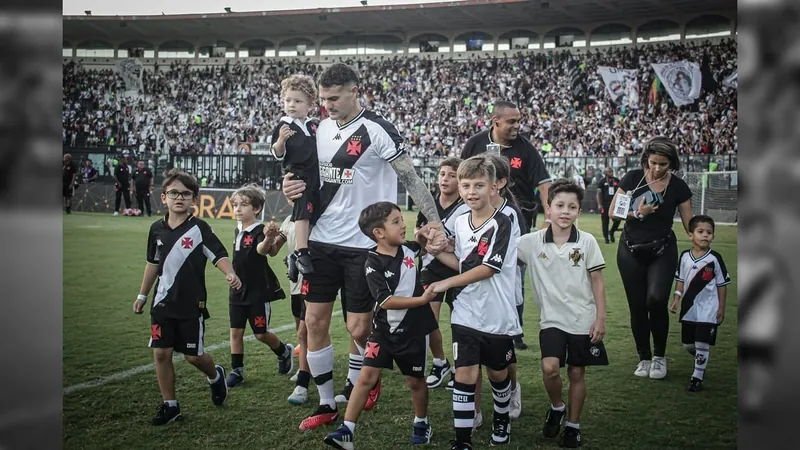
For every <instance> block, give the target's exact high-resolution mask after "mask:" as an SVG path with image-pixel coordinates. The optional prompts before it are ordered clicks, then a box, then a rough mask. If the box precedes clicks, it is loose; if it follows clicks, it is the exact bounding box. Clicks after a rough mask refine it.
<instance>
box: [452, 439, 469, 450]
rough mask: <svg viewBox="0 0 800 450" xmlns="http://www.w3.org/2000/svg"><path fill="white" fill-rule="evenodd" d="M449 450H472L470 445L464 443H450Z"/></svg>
mask: <svg viewBox="0 0 800 450" xmlns="http://www.w3.org/2000/svg"><path fill="white" fill-rule="evenodd" d="M450 445H451V447H450V450H472V444H468V443H466V442H456V441H450Z"/></svg>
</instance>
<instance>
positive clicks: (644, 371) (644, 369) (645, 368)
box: [633, 360, 650, 377]
mask: <svg viewBox="0 0 800 450" xmlns="http://www.w3.org/2000/svg"><path fill="white" fill-rule="evenodd" d="M633 374H634V375H636V376H637V377H649V376H650V361H647V360H642V361H639V365H638V366H636V371H635V372H633Z"/></svg>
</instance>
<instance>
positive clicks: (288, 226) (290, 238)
mask: <svg viewBox="0 0 800 450" xmlns="http://www.w3.org/2000/svg"><path fill="white" fill-rule="evenodd" d="M281 233H283V234H284V236H286V252H287V254H289V253H292V252H293V251H294V243H295V240H294V222H292V216H289V217H287V218H286V219H284V221H283V223H282V224H281ZM302 283H303V274H302V273H299V274H297V283H293V282H292V280H289V295H300V285H301V284H302Z"/></svg>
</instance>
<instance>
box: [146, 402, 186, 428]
mask: <svg viewBox="0 0 800 450" xmlns="http://www.w3.org/2000/svg"><path fill="white" fill-rule="evenodd" d="M180 418H181V405H176V406H169V405H168V404H166V403H162V404H161V406H159V407H158V411H156V415H155V416H153V425H154V426H159V425H166V424H168V423H170V422H174V421H176V420H180Z"/></svg>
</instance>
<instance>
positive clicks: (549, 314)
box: [517, 226, 606, 335]
mask: <svg viewBox="0 0 800 450" xmlns="http://www.w3.org/2000/svg"><path fill="white" fill-rule="evenodd" d="M517 250H518V252H519V260H520V261H522V262H523V263H525V264H527V266H528V273H529V274H530V276H531V282H532V283H533V289H534V290H535V291H536V303H537V305H538V306H539V328H540V329H542V330H544V329H546V328H558V329H559V330H562V331H565V332H567V333H570V334H577V335H586V334H589V330H591V328H592V324H593V323H594V321H595V319H596V318H597V306H596V305H595V300H594V293H593V292H592V279H591V272H594V271H596V270H601V269H603V268H605V266H606V263H605V260H604V259H603V253H602V252H601V251H600V246H599V245H597V240H596V239H595V238H594V236H592V235H591V234H590V233H586V232H583V231H579V230H578V229H577V228H576V227H575V226H573V227H572V232H571V233H570V236H569V238H568V239H567V242H566V243H564V245H562V246H561V247H560V248H559V247H558V246H557V245H556V244H555V242H554V240H553V230H552V228H551V227H547V228H545V229H542V230H538V231H535V232H533V233H530V234H526V235H525V236H522V237H521V238H520V239H519V241H518V244H517Z"/></svg>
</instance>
